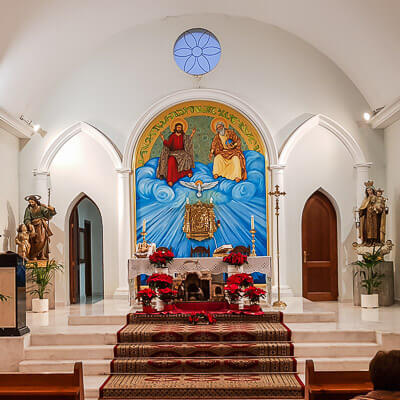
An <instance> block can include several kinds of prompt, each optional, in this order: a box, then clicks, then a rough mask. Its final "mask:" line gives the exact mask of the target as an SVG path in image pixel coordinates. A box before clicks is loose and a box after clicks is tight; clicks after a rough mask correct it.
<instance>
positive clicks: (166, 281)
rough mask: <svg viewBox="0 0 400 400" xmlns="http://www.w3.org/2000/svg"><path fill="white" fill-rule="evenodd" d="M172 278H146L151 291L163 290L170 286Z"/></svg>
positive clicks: (156, 276) (153, 276)
mask: <svg viewBox="0 0 400 400" xmlns="http://www.w3.org/2000/svg"><path fill="white" fill-rule="evenodd" d="M172 281H173V279H172V276H171V275H167V274H153V275H151V276H149V277H148V278H147V283H148V285H149V286H150V288H151V289H165V288H167V287H171V286H172Z"/></svg>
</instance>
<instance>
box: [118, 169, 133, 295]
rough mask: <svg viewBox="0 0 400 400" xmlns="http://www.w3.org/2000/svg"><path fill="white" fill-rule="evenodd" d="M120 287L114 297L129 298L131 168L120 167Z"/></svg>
mask: <svg viewBox="0 0 400 400" xmlns="http://www.w3.org/2000/svg"><path fill="white" fill-rule="evenodd" d="M117 173H118V289H117V290H116V291H115V292H114V297H122V298H127V297H128V293H129V285H128V259H129V258H130V257H131V238H130V236H131V230H130V223H131V218H130V192H129V189H130V185H129V180H130V174H131V170H130V169H118V170H117Z"/></svg>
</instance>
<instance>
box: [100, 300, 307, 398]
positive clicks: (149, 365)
mask: <svg viewBox="0 0 400 400" xmlns="http://www.w3.org/2000/svg"><path fill="white" fill-rule="evenodd" d="M197 307H198V308H199V310H197ZM226 308H227V305H226V303H208V304H207V303H197V305H196V306H194V303H188V304H185V303H178V309H179V310H180V311H179V312H178V313H156V314H143V313H136V314H129V315H128V317H127V325H126V326H124V327H123V328H122V329H121V330H120V331H119V332H118V344H117V345H116V346H115V349H114V356H115V359H114V360H113V361H112V363H111V375H110V377H109V378H108V379H107V381H106V382H105V383H104V385H103V386H102V388H101V389H100V399H110V400H111V399H137V400H138V399H198V398H204V399H223V398H231V399H235V398H236V399H238V398H258V399H267V398H274V399H277V398H285V399H290V398H297V399H299V398H302V397H303V385H302V383H301V381H300V380H299V378H298V376H297V374H296V368H297V363H296V360H295V359H294V357H293V345H292V343H291V332H290V330H289V329H288V328H287V327H286V326H285V325H284V324H283V322H282V314H281V313H279V312H268V313H255V314H254V313H250V312H249V311H246V312H224V311H225V310H226ZM203 310H205V311H211V312H212V314H213V315H215V317H216V320H217V323H216V324H214V325H202V324H198V325H191V324H189V322H188V316H189V315H190V313H192V312H196V311H203ZM226 311H228V310H226ZM174 374H175V375H174Z"/></svg>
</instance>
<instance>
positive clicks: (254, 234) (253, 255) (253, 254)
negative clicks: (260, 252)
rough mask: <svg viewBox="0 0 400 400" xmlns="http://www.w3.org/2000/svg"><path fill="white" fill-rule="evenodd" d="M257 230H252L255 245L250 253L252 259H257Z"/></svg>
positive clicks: (252, 240)
mask: <svg viewBox="0 0 400 400" xmlns="http://www.w3.org/2000/svg"><path fill="white" fill-rule="evenodd" d="M256 232H257V231H256V230H255V229H250V233H251V243H253V247H252V250H251V253H250V256H251V257H256V256H257V254H256Z"/></svg>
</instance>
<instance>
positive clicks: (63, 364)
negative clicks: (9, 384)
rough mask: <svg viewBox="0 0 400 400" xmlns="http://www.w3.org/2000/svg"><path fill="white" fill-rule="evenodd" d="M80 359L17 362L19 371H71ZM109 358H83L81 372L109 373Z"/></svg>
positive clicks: (89, 373) (87, 373) (92, 373)
mask: <svg viewBox="0 0 400 400" xmlns="http://www.w3.org/2000/svg"><path fill="white" fill-rule="evenodd" d="M77 361H80V360H25V361H22V362H20V364H19V372H25V373H32V374H33V373H40V372H53V373H55V372H71V371H73V369H74V364H75V362H77ZM110 363H111V359H108V360H83V374H84V375H85V376H89V375H109V374H110Z"/></svg>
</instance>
